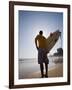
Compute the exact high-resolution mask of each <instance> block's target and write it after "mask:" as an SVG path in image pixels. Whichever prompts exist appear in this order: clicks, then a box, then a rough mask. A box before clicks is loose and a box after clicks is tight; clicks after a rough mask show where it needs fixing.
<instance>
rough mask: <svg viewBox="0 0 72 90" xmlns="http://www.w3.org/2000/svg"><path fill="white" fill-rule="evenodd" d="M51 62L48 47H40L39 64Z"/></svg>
mask: <svg viewBox="0 0 72 90" xmlns="http://www.w3.org/2000/svg"><path fill="white" fill-rule="evenodd" d="M43 63H46V64H49V59H48V57H47V53H46V49H44V48H39V49H38V64H43Z"/></svg>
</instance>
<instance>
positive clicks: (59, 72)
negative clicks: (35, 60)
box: [28, 64, 63, 78]
mask: <svg viewBox="0 0 72 90" xmlns="http://www.w3.org/2000/svg"><path fill="white" fill-rule="evenodd" d="M40 76H41V75H40V71H38V72H35V73H32V74H31V75H29V76H28V78H39V77H40ZM62 76H63V65H62V64H58V65H57V66H56V67H53V68H51V69H50V70H49V71H48V77H49V78H50V77H62Z"/></svg>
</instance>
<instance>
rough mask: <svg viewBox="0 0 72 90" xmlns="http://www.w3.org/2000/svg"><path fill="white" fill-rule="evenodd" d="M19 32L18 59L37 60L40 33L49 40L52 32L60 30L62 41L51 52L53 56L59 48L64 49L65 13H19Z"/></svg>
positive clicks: (20, 11) (21, 11)
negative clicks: (36, 43) (36, 41)
mask: <svg viewBox="0 0 72 90" xmlns="http://www.w3.org/2000/svg"><path fill="white" fill-rule="evenodd" d="M18 20H19V25H18V26H19V30H18V35H19V37H18V57H19V58H37V53H38V52H37V49H36V46H35V37H36V36H37V35H38V34H39V31H40V30H42V31H43V33H44V34H43V35H44V36H45V37H46V38H47V37H48V36H49V35H50V33H51V32H54V31H56V30H57V29H59V31H61V37H60V38H61V39H60V38H59V40H58V41H57V43H56V44H55V46H54V47H53V48H52V49H51V51H50V52H49V55H52V54H53V53H55V52H56V51H57V48H60V47H63V13H61V12H44V11H24V10H19V12H18Z"/></svg>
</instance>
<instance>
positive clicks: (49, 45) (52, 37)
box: [46, 30, 61, 51]
mask: <svg viewBox="0 0 72 90" xmlns="http://www.w3.org/2000/svg"><path fill="white" fill-rule="evenodd" d="M60 36H61V32H60V31H59V30H57V31H55V32H53V33H51V34H50V36H49V37H48V38H47V39H46V42H47V51H50V50H51V49H52V48H53V47H54V45H55V44H56V42H57V41H58V39H59V37H60Z"/></svg>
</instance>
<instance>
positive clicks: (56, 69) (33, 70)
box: [19, 60, 63, 79]
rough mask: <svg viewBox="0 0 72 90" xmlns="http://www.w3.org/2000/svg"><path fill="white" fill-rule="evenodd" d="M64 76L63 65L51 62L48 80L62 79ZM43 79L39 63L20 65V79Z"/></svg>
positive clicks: (22, 62)
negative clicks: (53, 78)
mask: <svg viewBox="0 0 72 90" xmlns="http://www.w3.org/2000/svg"><path fill="white" fill-rule="evenodd" d="M62 76H63V63H54V62H51V64H49V66H48V78H52V77H62ZM27 78H28V79H29V78H41V73H40V67H39V64H38V63H37V62H32V60H31V62H27V61H26V62H25V61H20V63H19V79H27Z"/></svg>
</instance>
